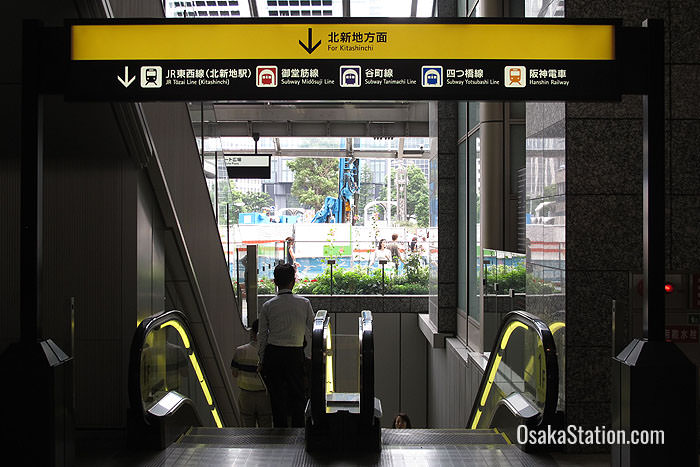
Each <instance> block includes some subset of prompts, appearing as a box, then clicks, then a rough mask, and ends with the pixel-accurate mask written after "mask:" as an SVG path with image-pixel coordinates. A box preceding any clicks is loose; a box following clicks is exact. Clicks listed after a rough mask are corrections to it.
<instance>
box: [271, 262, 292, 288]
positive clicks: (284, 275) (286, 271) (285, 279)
mask: <svg viewBox="0 0 700 467" xmlns="http://www.w3.org/2000/svg"><path fill="white" fill-rule="evenodd" d="M274 276H275V284H277V287H284V286H286V285H289V284H291V283H292V282H294V266H292V265H291V264H278V265H277V266H276V267H275V272H274Z"/></svg>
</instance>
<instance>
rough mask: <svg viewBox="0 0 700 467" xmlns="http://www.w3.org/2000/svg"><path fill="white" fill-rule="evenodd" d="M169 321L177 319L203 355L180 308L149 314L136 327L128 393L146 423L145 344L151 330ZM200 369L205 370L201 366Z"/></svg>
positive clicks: (132, 403) (191, 344)
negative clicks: (143, 379) (142, 393)
mask: <svg viewBox="0 0 700 467" xmlns="http://www.w3.org/2000/svg"><path fill="white" fill-rule="evenodd" d="M169 321H177V322H178V324H179V325H180V326H181V327H182V329H183V330H184V331H185V334H186V336H187V338H188V340H189V344H190V347H189V348H190V350H191V352H194V354H195V355H197V356H201V355H202V354H201V353H199V351H198V349H197V344H196V342H195V341H194V338H193V335H192V331H191V330H190V326H189V323H188V320H187V317H186V316H185V314H184V313H183V312H181V311H179V310H170V311H164V312H162V313H158V314H156V315H153V316H149V317H148V318H146V319H144V320H143V321H141V323H140V324H139V326H138V328H136V331H135V332H134V337H133V339H132V340H131V349H130V351H129V374H128V393H129V405H130V407H131V409H132V410H134V411H137V412H138V413H140V414H141V416H142V418H143V421H144V423H146V424H148V416H149V412H148V410H146V409H145V407H144V405H143V400H142V398H141V357H142V353H143V346H144V344H145V343H146V339H147V337H148V335H149V334H150V333H151V332H153V331H155V330H157V329H160V327H161V326H162V325H163V324H164V323H167V322H169ZM200 371H202V372H203V371H204V369H203V368H202V367H201V366H200ZM204 380H205V382H206V383H207V386H208V388H209V393H210V396H211V398H212V403H213V404H212V405H213V406H214V407H217V405H216V400H215V399H214V394H213V392H212V389H211V385H209V383H208V381H207V378H206V376H204Z"/></svg>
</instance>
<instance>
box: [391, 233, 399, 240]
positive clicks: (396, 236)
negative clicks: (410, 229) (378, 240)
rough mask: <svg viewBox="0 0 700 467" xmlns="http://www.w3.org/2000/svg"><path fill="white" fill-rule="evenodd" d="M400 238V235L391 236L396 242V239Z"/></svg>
mask: <svg viewBox="0 0 700 467" xmlns="http://www.w3.org/2000/svg"><path fill="white" fill-rule="evenodd" d="M397 238H399V234H391V239H392V240H394V241H396V239H397Z"/></svg>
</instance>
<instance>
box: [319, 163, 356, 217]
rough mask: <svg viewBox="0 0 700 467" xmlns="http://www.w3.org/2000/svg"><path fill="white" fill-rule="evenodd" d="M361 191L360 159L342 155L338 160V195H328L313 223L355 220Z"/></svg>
mask: <svg viewBox="0 0 700 467" xmlns="http://www.w3.org/2000/svg"><path fill="white" fill-rule="evenodd" d="M359 191H360V160H359V159H355V158H354V157H353V158H349V157H341V158H340V160H339V161H338V197H337V198H333V197H332V196H326V200H325V201H324V202H323V207H321V209H320V210H319V211H318V212H317V213H316V215H315V216H314V218H313V219H312V220H311V222H312V223H344V222H353V221H354V220H353V212H354V209H355V206H356V203H355V196H356V195H357V194H358V192H359Z"/></svg>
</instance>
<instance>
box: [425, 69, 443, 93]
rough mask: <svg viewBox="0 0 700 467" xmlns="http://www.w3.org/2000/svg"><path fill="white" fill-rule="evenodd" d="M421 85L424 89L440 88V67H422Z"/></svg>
mask: <svg viewBox="0 0 700 467" xmlns="http://www.w3.org/2000/svg"><path fill="white" fill-rule="evenodd" d="M421 77H422V79H421V83H422V84H423V87H424V88H440V87H442V66H423V67H422V68H421Z"/></svg>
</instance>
